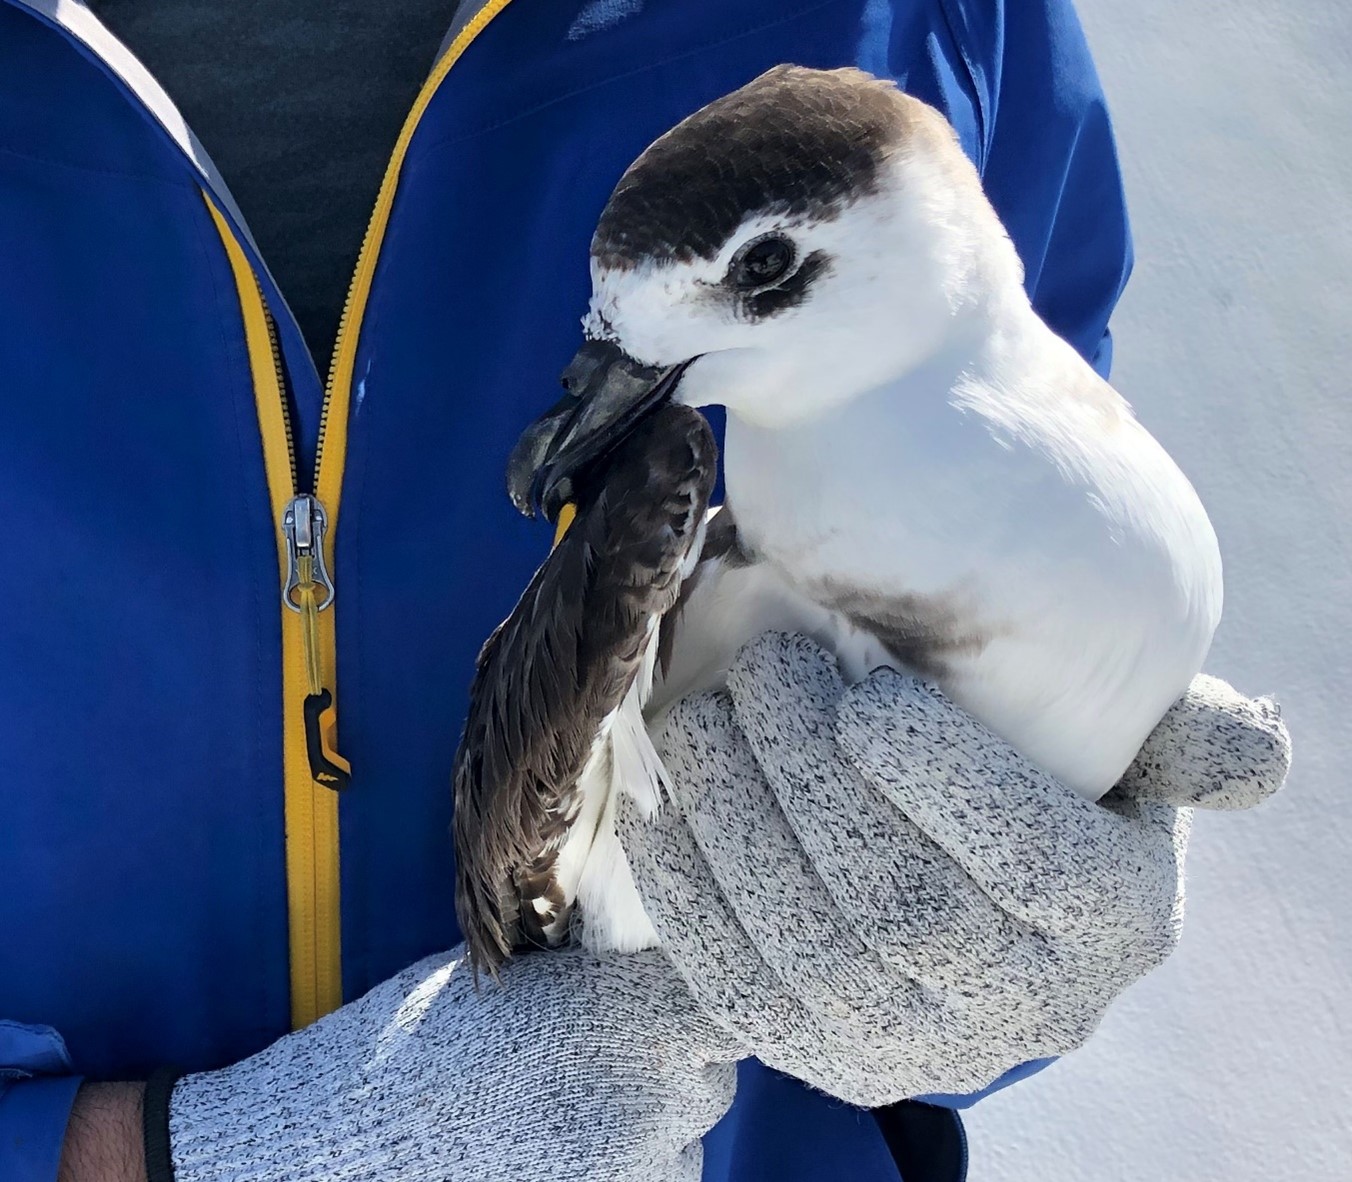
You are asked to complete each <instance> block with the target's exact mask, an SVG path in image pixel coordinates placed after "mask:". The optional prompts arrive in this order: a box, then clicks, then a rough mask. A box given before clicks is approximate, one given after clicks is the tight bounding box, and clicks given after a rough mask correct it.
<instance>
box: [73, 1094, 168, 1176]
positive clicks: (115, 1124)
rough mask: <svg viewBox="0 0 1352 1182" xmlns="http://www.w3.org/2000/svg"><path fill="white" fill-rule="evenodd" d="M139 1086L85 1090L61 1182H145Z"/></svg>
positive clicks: (78, 1099)
mask: <svg viewBox="0 0 1352 1182" xmlns="http://www.w3.org/2000/svg"><path fill="white" fill-rule="evenodd" d="M144 1091H145V1088H144V1086H143V1085H141V1084H139V1083H93V1084H85V1085H84V1086H83V1087H82V1088H81V1089H80V1091H79V1093H78V1094H77V1095H76V1097H75V1106H74V1107H73V1108H72V1109H71V1112H70V1123H69V1124H68V1125H67V1126H66V1140H65V1143H64V1144H63V1145H62V1147H61V1172H60V1174H59V1175H58V1178H57V1182H146V1160H145V1149H144V1147H143V1140H142V1134H141V1097H142V1094H143V1093H144Z"/></svg>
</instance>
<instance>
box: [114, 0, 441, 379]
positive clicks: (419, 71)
mask: <svg viewBox="0 0 1352 1182" xmlns="http://www.w3.org/2000/svg"><path fill="white" fill-rule="evenodd" d="M457 3H458V0H91V3H90V7H92V8H93V9H94V11H95V12H96V13H97V14H98V16H99V17H100V19H101V20H102V21H103V22H104V23H105V24H106V25H107V26H108V27H109V28H110V29H111V30H112V31H113V32H114V33H115V34H116V35H117V36H118V38H120V39H121V40H122V41H123V42H125V43H126V45H127V46H128V47H129V48H130V49H131V50H132V52H133V53H135V54H136V55H137V56H138V57H139V58H140V59H141V60H142V61H143V62H144V63H145V65H146V67H147V68H148V69H149V70H150V71H151V73H152V74H154V75H155V77H156V78H157V79H159V82H160V84H161V85H162V86H163V87H164V88H165V90H167V91H168V92H169V95H170V97H171V98H172V99H173V100H174V102H175V103H176V104H177V105H178V107H179V110H180V111H182V113H183V115H184V117H185V118H186V119H187V121H188V123H189V124H190V125H191V127H192V129H193V130H194V131H195V132H196V133H197V136H198V138H199V139H200V140H201V141H202V143H203V145H204V146H205V147H206V149H207V151H208V152H209V153H210V154H211V157H212V159H213V160H214V161H215V162H216V165H217V167H218V168H219V169H220V170H221V173H222V175H223V176H224V177H225V180H226V183H227V184H228V185H229V186H230V189H231V191H232V192H233V193H234V195H235V199H236V201H237V202H238V203H239V207H240V209H241V211H242V212H243V214H244V217H245V219H246V220H247V221H248V223H249V227H250V229H251V230H252V231H253V235H254V238H255V239H256V240H257V242H258V246H259V249H260V250H261V251H262V252H263V256H264V258H266V259H267V262H268V266H269V267H270V268H271V270H272V272H273V274H274V275H275V276H276V279H277V282H278V283H279V284H280V285H281V288H282V291H283V293H284V294H285V295H286V298H287V302H288V303H289V304H290V305H291V307H292V310H293V311H294V312H295V314H296V318H297V319H298V320H299V321H300V327H301V331H302V332H304V334H305V339H306V341H308V342H309V345H310V349H311V352H313V354H314V356H315V361H316V363H317V364H318V365H319V367H320V373H321V374H322V373H324V372H325V370H326V369H327V366H328V360H329V356H330V354H331V352H332V350H333V340H334V337H335V335H336V334H337V330H338V320H339V317H340V315H341V314H342V308H343V300H344V298H345V296H346V294H347V287H348V282H349V280H350V278H351V276H352V271H353V269H354V267H355V265H356V260H357V252H358V251H359V250H360V248H361V241H362V236H363V234H364V233H365V230H366V223H367V219H368V218H369V217H370V215H371V209H372V207H373V206H374V204H375V198H376V193H377V191H378V190H379V188H380V181H381V178H382V176H383V175H384V171H385V165H386V163H387V162H388V160H389V157H390V152H391V150H392V149H393V148H394V141H395V138H396V137H397V136H398V134H399V128H400V126H401V125H402V123H403V121H404V118H405V116H406V115H407V114H408V112H409V109H410V107H411V106H412V105H413V100H414V98H415V97H416V95H417V93H418V89H419V87H420V86H421V85H422V83H423V80H424V79H425V78H426V76H427V73H428V70H429V69H430V68H431V66H432V63H433V59H434V58H435V56H436V50H437V47H438V46H439V45H440V44H441V40H442V37H443V36H444V35H445V33H446V30H447V29H448V28H449V26H450V24H451V20H452V18H453V16H454V14H455V9H456V7H457Z"/></svg>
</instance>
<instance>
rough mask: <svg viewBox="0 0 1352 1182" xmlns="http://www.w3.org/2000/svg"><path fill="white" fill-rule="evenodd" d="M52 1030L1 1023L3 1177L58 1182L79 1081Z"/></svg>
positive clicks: (0, 1174) (10, 1180) (0, 1141)
mask: <svg viewBox="0 0 1352 1182" xmlns="http://www.w3.org/2000/svg"><path fill="white" fill-rule="evenodd" d="M71 1071H72V1065H71V1061H70V1055H69V1053H68V1052H67V1051H66V1044H65V1043H64V1042H63V1041H62V1039H61V1036H60V1035H59V1034H57V1032H56V1031H55V1030H53V1029H52V1028H51V1027H50V1026H27V1025H24V1024H22V1023H19V1022H6V1021H4V1020H0V1178H3V1179H4V1182H55V1180H56V1175H57V1169H58V1167H59V1166H60V1164H61V1142H62V1140H63V1139H64V1138H65V1135H66V1121H67V1119H68V1118H69V1116H70V1107H71V1104H72V1103H73V1102H74V1100H75V1093H76V1091H77V1090H78V1089H79V1087H80V1082H81V1081H80V1077H79V1076H77V1075H72V1074H71Z"/></svg>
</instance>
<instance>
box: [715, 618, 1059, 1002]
mask: <svg viewBox="0 0 1352 1182" xmlns="http://www.w3.org/2000/svg"><path fill="white" fill-rule="evenodd" d="M728 688H729V692H730V693H731V694H732V695H733V701H734V703H735V708H736V714H737V720H738V722H739V723H741V725H742V729H743V731H744V732H745V734H746V739H747V742H748V743H749V745H750V747H751V750H752V752H753V753H754V756H755V759H756V762H757V763H758V764H759V765H760V767H761V768H762V769H763V770H764V773H765V777H766V779H767V781H768V782H769V785H770V787H771V789H772V791H773V792H774V794H775V798H776V799H777V800H778V802H779V804H780V807H781V808H782V809H783V812H784V815H785V817H786V818H787V820H788V823H789V825H790V826H791V827H792V830H793V833H794V836H795V837H796V839H797V841H798V843H799V844H800V845H801V847H802V848H803V850H804V851H805V852H806V855H807V858H808V860H809V861H810V862H811V864H812V866H813V867H814V868H815V871H816V873H817V875H818V876H819V877H820V879H821V880H822V882H824V883H825V884H826V888H827V889H828V890H829V891H830V893H831V896H832V898H833V899H834V900H835V903H836V906H837V908H838V909H839V911H840V913H841V914H843V915H845V916H847V917H849V918H850V919H851V920H852V922H853V924H854V927H855V930H856V931H857V932H858V933H859V934H860V937H861V938H862V939H863V940H864V941H865V943H867V944H868V945H869V947H871V948H873V949H874V950H875V951H877V952H878V953H879V954H880V955H881V956H882V957H883V958H884V959H885V960H886V961H887V962H888V963H890V964H893V965H895V966H897V967H898V968H899V969H902V970H903V971H905V972H906V973H908V974H909V975H911V976H913V977H914V978H915V979H917V980H920V981H923V982H925V983H926V984H928V985H931V986H934V987H937V988H943V989H954V988H956V989H959V990H961V989H963V988H965V987H966V985H967V983H968V982H970V980H971V977H972V975H973V973H974V972H976V971H980V972H981V973H982V974H983V979H985V977H991V978H1000V977H1007V976H1021V975H1024V974H1027V973H1030V972H1032V971H1033V969H1032V966H1033V964H1034V963H1035V962H1036V959H1037V956H1038V955H1039V952H1040V946H1039V945H1038V944H1036V943H1030V941H1029V939H1028V936H1029V933H1028V931H1027V929H1026V927H1024V926H1023V925H1021V924H1019V923H1017V922H1015V920H1014V919H1013V917H1012V916H1011V915H1010V914H1008V913H1007V912H1006V911H1004V910H1002V909H1001V908H1000V907H999V906H997V905H996V903H995V902H994V901H992V899H991V898H990V897H989V896H988V895H987V894H986V893H985V892H984V891H983V890H982V889H981V887H980V886H979V885H978V884H977V883H976V882H974V881H973V879H972V878H971V877H970V876H969V875H968V874H967V873H965V872H964V868H963V867H962V866H961V865H960V864H958V863H957V862H955V861H954V860H953V859H952V858H951V857H949V856H948V855H947V854H946V853H945V852H944V851H943V850H942V849H940V848H939V847H938V846H936V845H935V844H934V843H933V842H932V841H930V840H928V839H927V838H926V837H925V835H924V834H923V833H922V832H921V831H920V830H919V829H917V828H916V826H915V825H914V824H912V823H911V822H910V821H909V820H908V819H907V818H906V817H905V816H904V815H902V814H901V813H900V812H898V810H897V809H896V808H895V807H894V806H893V805H892V803H891V802H890V801H888V800H887V799H886V798H885V797H884V796H882V795H881V794H880V793H879V792H878V791H877V790H876V788H874V787H873V786H872V785H871V784H869V783H868V782H867V781H866V780H864V779H863V778H862V777H861V776H860V775H859V773H858V771H857V769H856V768H855V767H854V766H853V765H852V763H851V761H850V760H849V759H847V758H846V757H845V756H844V753H843V752H842V751H841V749H840V747H839V745H838V743H837V741H836V734H835V706H836V704H837V703H838V702H839V700H840V696H841V691H842V686H841V682H840V678H839V676H838V675H837V673H836V671H835V667H834V664H833V663H832V662H831V659H830V658H829V657H827V656H826V655H825V654H824V653H823V652H822V651H821V650H820V649H819V648H818V647H817V646H816V645H814V644H812V643H811V642H810V641H808V640H805V639H803V638H802V637H785V636H776V635H773V634H771V635H767V636H765V637H762V638H761V639H760V640H759V641H757V642H755V643H753V644H750V645H748V646H746V647H745V648H744V649H743V650H742V652H741V653H739V654H738V657H737V660H736V661H735V662H734V664H733V667H732V669H731V670H730V672H729V678H728Z"/></svg>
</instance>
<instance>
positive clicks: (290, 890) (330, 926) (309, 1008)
mask: <svg viewBox="0 0 1352 1182" xmlns="http://www.w3.org/2000/svg"><path fill="white" fill-rule="evenodd" d="M510 2H511V0H489V3H487V4H485V5H484V6H483V7H482V8H481V9H480V10H479V11H478V12H477V13H475V15H474V17H473V18H472V19H471V20H470V21H469V22H468V23H467V24H466V25H465V27H464V28H463V29H461V31H460V33H459V34H458V35H457V36H456V38H455V39H454V41H452V42H451V45H450V47H449V48H448V49H447V50H446V52H445V53H444V54H443V55H442V56H441V59H440V61H438V62H437V64H436V66H435V67H434V68H433V70H432V73H431V75H430V76H429V77H428V79H427V81H426V82H425V83H424V84H423V87H422V90H421V91H420V92H419V94H418V97H417V99H416V100H415V101H414V104H413V109H412V110H411V111H410V112H409V115H408V118H407V119H406V120H405V121H404V126H403V128H402V129H401V130H400V133H399V138H398V140H397V141H396V142H395V146H394V152H393V153H392V155H391V157H390V161H389V164H388V165H387V166H386V169H385V176H384V178H383V180H382V181H381V185H380V192H379V194H378V196H377V197H376V205H375V209H374V211H373V212H372V214H371V219H370V221H369V223H368V224H367V227H366V234H365V236H364V238H363V239H362V247H361V253H360V254H359V255H358V257H357V267H356V272H355V273H354V275H353V277H352V282H351V284H350V285H349V287H348V292H347V298H346V299H345V300H344V302H343V312H342V316H341V318H340V320H339V323H338V336H337V339H336V341H335V344H334V352H333V361H332V364H331V366H330V369H329V374H328V379H327V381H326V382H325V385H324V401H323V405H322V408H321V410H320V419H319V438H318V441H317V443H316V448H315V472H314V483H313V488H314V495H313V496H306V495H304V494H300V493H299V489H298V480H297V466H296V451H295V446H294V441H293V438H292V434H291V423H290V418H289V415H288V411H287V402H286V396H285V390H284V386H283V381H282V366H281V357H280V352H279V350H278V347H277V340H276V334H275V331H274V326H273V324H272V318H271V313H270V312H269V311H268V308H267V306H266V303H265V301H264V299H263V293H262V290H261V289H260V287H259V285H258V279H257V276H255V274H254V272H253V268H252V267H251V266H250V265H249V261H248V258H247V256H246V255H245V253H244V250H243V248H242V247H241V246H240V244H239V242H238V240H237V239H236V238H235V235H234V233H233V232H232V231H231V229H230V226H229V224H228V223H227V222H226V220H225V219H224V217H222V215H221V213H220V210H218V209H217V208H216V206H215V204H214V203H213V202H212V201H211V199H210V197H207V198H206V201H207V207H208V209H209V210H210V212H211V217H212V220H213V222H214V223H215V225H216V229H217V232H218V233H219V234H220V236H221V241H222V243H223V244H224V246H225V251H226V255H227V256H228V258H229V260H230V266H231V270H232V271H233V273H234V277H235V285H236V288H237V290H238V293H239V299H240V309H241V312H242V314H243V318H244V332H245V339H246V342H247V344H248V351H249V365H250V369H251V371H252V376H253V383H254V396H255V402H256V405H257V409H258V424H259V430H260V432H261V434H262V438H263V458H264V466H265V468H266V472H267V480H268V491H269V496H270V498H271V502H272V510H273V521H274V522H277V523H279V529H278V536H277V540H278V564H279V567H280V570H281V571H283V572H285V577H284V581H283V597H284V607H283V610H282V613H281V615H282V702H283V706H282V714H283V717H282V726H283V744H282V746H283V774H284V777H285V785H286V788H285V824H286V879H287V919H288V925H289V933H290V952H291V1024H292V1027H293V1028H299V1027H301V1026H305V1025H308V1024H309V1023H310V1022H313V1021H315V1020H316V1019H317V1018H320V1017H322V1016H323V1015H324V1014H326V1013H329V1012H330V1011H331V1010H334V1009H337V1008H338V1006H340V1005H342V1002H343V989H342V946H341V913H340V906H339V873H338V848H339V847H338V796H337V793H336V792H334V791H333V790H332V789H333V787H334V786H336V785H335V784H334V783H332V782H331V781H333V780H335V779H341V780H342V782H344V783H345V782H346V775H347V771H348V769H347V766H346V763H345V761H343V760H342V759H341V757H339V756H338V755H337V754H336V751H335V739H336V731H337V706H336V694H337V691H336V673H337V657H336V652H337V645H336V630H335V626H334V613H333V612H332V611H326V610H325V608H327V607H329V606H330V604H331V603H332V602H333V599H334V592H333V584H332V580H331V579H330V578H329V577H328V574H327V572H328V571H330V570H333V569H334V541H335V537H336V534H337V526H338V512H339V507H340V498H341V492H342V484H343V467H344V464H345V462H346V459H347V427H348V422H347V420H348V408H349V404H350V398H351V392H352V378H353V370H354V367H355V363H356V351H357V341H358V339H359V337H360V330H361V321H362V317H363V316H364V315H365V312H366V304H367V301H368V299H369V298H370V294H371V281H372V278H373V277H374V275H375V269H376V261H377V259H378V257H379V254H380V248H381V244H382V243H383V242H384V238H385V231H386V229H387V227H388V224H389V217H390V210H391V209H392V208H393V206H394V195H395V190H396V188H397V187H398V181H399V174H400V172H401V171H402V169H403V164H404V158H405V156H406V155H407V153H408V147H409V144H410V143H411V142H412V139H413V134H414V131H415V130H416V129H417V126H418V122H419V120H420V119H421V118H422V116H423V114H424V112H425V111H426V110H427V106H428V104H429V103H430V102H431V100H432V96H433V95H434V94H435V93H436V90H437V87H439V86H440V85H441V82H442V81H443V80H444V79H445V77H446V75H447V73H448V72H449V71H450V68H451V67H452V66H453V65H454V64H455V63H456V61H458V60H459V58H460V56H461V55H462V54H463V53H464V52H465V49H466V48H467V47H468V46H469V44H470V43H471V42H472V41H473V40H474V38H475V37H477V36H478V35H479V34H480V33H481V32H483V30H484V29H485V28H487V26H488V24H489V22H490V21H492V20H493V18H494V17H496V16H497V15H498V14H499V13H500V12H501V11H502V10H503V9H504V8H506V7H507V5H508V4H509V3H510ZM204 196H205V194H204ZM316 768H319V769H320V770H318V771H316ZM316 776H318V779H317V778H316ZM326 781H328V782H326Z"/></svg>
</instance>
